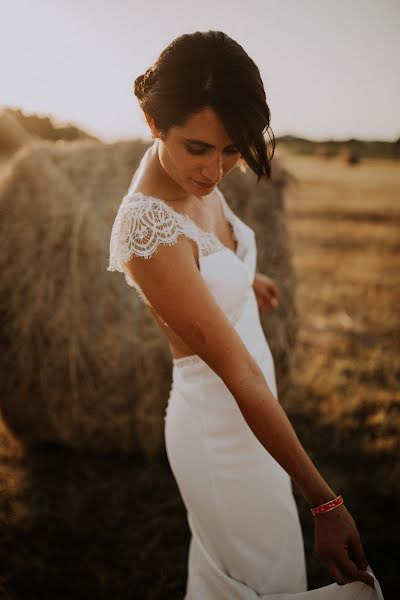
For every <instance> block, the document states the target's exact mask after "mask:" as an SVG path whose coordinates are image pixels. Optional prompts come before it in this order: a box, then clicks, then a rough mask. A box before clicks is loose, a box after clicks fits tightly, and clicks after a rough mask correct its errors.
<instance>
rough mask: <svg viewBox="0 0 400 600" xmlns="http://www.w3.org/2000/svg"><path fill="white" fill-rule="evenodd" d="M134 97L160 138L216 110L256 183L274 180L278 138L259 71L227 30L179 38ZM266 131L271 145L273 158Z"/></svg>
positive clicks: (136, 87)
mask: <svg viewBox="0 0 400 600" xmlns="http://www.w3.org/2000/svg"><path fill="white" fill-rule="evenodd" d="M134 92H135V96H136V97H137V98H138V100H139V103H140V106H141V108H142V109H143V111H144V112H145V113H147V114H148V115H150V116H151V117H152V118H153V119H154V123H155V125H156V127H157V129H159V131H160V132H161V135H166V133H167V132H168V129H169V128H170V127H171V126H173V125H183V124H184V123H185V121H186V120H187V119H188V118H189V117H190V115H192V114H193V113H196V112H198V111H200V110H201V109H202V108H204V107H205V106H211V107H212V108H213V109H214V110H215V112H216V113H217V115H218V116H219V118H220V119H221V121H222V123H223V125H224V127H225V129H226V131H227V133H228V135H229V136H230V137H231V139H232V141H233V143H234V144H235V146H236V147H237V149H238V150H239V152H240V154H241V155H242V157H243V159H244V160H245V161H246V163H247V164H248V165H249V167H250V168H251V169H252V170H253V171H254V172H255V173H256V175H257V182H258V181H259V180H260V178H261V177H262V176H266V177H267V178H270V176H271V160H272V157H273V155H274V150H275V137H274V134H273V132H272V130H271V128H270V127H269V124H270V119H271V113H270V109H269V107H268V104H267V102H266V97H265V91H264V85H263V82H262V79H261V76H260V72H259V70H258V67H257V66H256V64H255V63H254V62H253V61H252V59H251V58H250V57H249V56H248V54H247V53H246V52H245V50H244V49H243V48H242V46H240V44H238V43H237V42H235V41H234V40H233V39H232V38H230V37H229V36H228V35H226V34H225V33H223V32H222V31H207V32H201V31H196V32H194V33H185V34H183V35H181V36H179V37H177V38H175V39H174V40H173V41H172V42H171V43H170V44H169V45H168V46H167V47H166V48H165V50H163V51H162V52H161V54H160V56H159V58H158V59H157V60H156V62H155V63H154V65H153V66H151V67H150V68H149V69H147V71H146V72H145V73H144V74H143V75H139V77H137V78H136V79H135V84H134ZM265 132H268V136H269V139H270V141H271V144H272V151H271V154H270V156H269V155H268V152H267V143H266V140H265V137H264V133H265Z"/></svg>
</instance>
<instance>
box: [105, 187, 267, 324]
mask: <svg viewBox="0 0 400 600" xmlns="http://www.w3.org/2000/svg"><path fill="white" fill-rule="evenodd" d="M212 193H215V194H217V195H218V196H219V200H220V202H221V203H222V207H223V211H224V215H225V217H226V219H227V221H228V222H229V223H230V225H231V227H232V231H233V233H234V237H235V239H236V251H233V250H231V249H230V248H228V247H227V246H225V245H224V244H223V243H222V242H221V241H220V240H219V239H218V237H217V236H216V235H215V234H213V233H210V232H207V231H204V230H203V229H201V228H200V227H199V226H198V225H197V224H196V223H195V222H194V221H193V220H192V219H191V218H190V217H189V216H188V215H186V214H183V213H181V212H178V211H176V210H174V209H173V208H172V207H170V206H169V205H168V204H167V203H166V202H165V201H163V200H161V199H160V198H155V197H152V196H148V195H145V194H143V193H142V192H133V191H128V193H127V194H126V196H124V198H123V199H122V201H121V204H120V206H119V209H118V212H117V215H116V218H115V221H114V224H113V227H112V231H111V238H110V258H109V266H108V268H107V270H108V271H114V270H118V271H120V272H122V273H124V274H125V279H126V282H127V283H128V285H130V286H132V287H135V288H136V290H137V291H138V293H139V296H140V297H141V299H142V300H143V301H144V302H145V303H146V304H149V301H148V300H147V298H146V296H145V294H144V292H143V290H142V289H141V288H140V286H139V284H138V283H137V282H136V281H135V280H134V279H133V278H132V275H131V273H130V272H129V271H128V269H127V267H126V262H127V261H129V259H130V258H131V257H132V256H133V255H135V254H136V255H137V256H141V257H143V258H145V259H150V258H151V257H152V256H153V254H154V253H155V252H156V251H157V248H158V247H159V246H160V245H171V244H174V243H175V242H176V241H177V239H178V237H179V236H180V235H185V236H187V237H188V238H190V239H192V240H194V241H195V242H196V243H197V246H198V250H199V267H200V272H201V274H202V276H203V279H204V281H205V283H206V285H207V286H208V288H209V290H210V291H211V293H212V295H213V297H214V299H215V300H216V302H217V303H218V305H219V306H220V307H221V308H222V310H223V311H224V313H225V314H226V315H227V317H228V318H229V319H230V320H231V322H233V323H235V322H236V321H237V320H238V318H239V316H240V314H241V312H242V309H243V307H244V305H245V303H246V301H247V299H248V296H249V293H250V291H251V290H252V284H253V280H254V275H255V269H256V243H255V234H254V230H253V229H252V228H250V227H249V226H248V225H247V224H246V223H244V222H243V221H242V220H241V219H240V218H239V217H238V216H237V215H236V214H235V213H234V212H233V211H232V209H231V208H230V206H229V205H228V204H227V202H226V200H225V198H224V196H223V194H222V192H221V191H220V190H219V188H218V187H215V188H214V191H213V192H212Z"/></svg>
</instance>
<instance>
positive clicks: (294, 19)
mask: <svg viewBox="0 0 400 600" xmlns="http://www.w3.org/2000/svg"><path fill="white" fill-rule="evenodd" d="M1 17H2V18H1V20H0V45H1V52H0V68H1V93H0V218H1V222H2V228H1V250H2V252H1V256H0V269H1V273H2V277H1V283H0V340H1V346H2V347H1V353H0V354H1V358H0V361H1V394H0V536H1V542H2V543H1V546H0V548H1V549H0V556H1V560H0V598H10V599H14V598H15V599H19V598H32V599H33V598H35V599H36V598H39V597H40V598H44V599H45V598H52V599H53V598H57V599H63V598H65V599H67V598H68V599H70V598H74V599H76V598H81V597H82V598H84V597H85V598H87V597H93V598H99V599H100V598H109V597H110V595H111V594H112V595H113V597H114V598H121V599H123V598H132V597H135V598H136V597H138V598H146V599H147V598H149V599H156V598H157V599H158V598H163V599H164V598H172V599H178V598H181V597H183V595H184V591H185V579H186V568H187V565H186V563H187V552H188V545H189V539H190V533H189V528H188V524H187V521H186V513H185V509H184V506H183V503H182V500H181V498H180V495H179V491H178V488H177V486H176V483H175V480H174V479H173V476H172V473H171V471H170V468H169V465H168V461H167V459H166V455H165V448H164V438H163V427H164V415H165V409H166V403H167V398H168V392H169V388H170V384H171V359H170V356H169V353H168V348H167V345H166V341H165V340H164V339H162V338H161V337H160V335H159V333H158V331H157V328H156V326H155V324H154V323H153V321H152V319H151V316H150V315H149V314H148V312H147V311H146V309H145V307H144V306H143V305H142V303H141V302H140V300H139V299H138V297H137V295H136V292H135V290H134V289H132V288H129V287H128V286H127V285H126V282H125V281H124V278H123V276H122V275H121V274H119V273H110V272H107V270H106V269H107V266H108V245H109V237H110V232H111V226H112V223H113V220H114V218H115V214H116V211H117V209H118V205H119V203H120V201H121V199H122V197H123V196H124V194H125V193H126V192H127V189H128V186H129V183H130V181H131V179H132V176H133V174H134V172H135V169H136V167H137V165H138V163H139V161H140V159H141V157H142V156H143V153H144V151H145V149H146V148H147V147H148V145H149V144H150V143H151V137H150V134H149V130H148V128H147V124H146V122H145V119H144V116H143V114H142V112H141V110H140V107H139V105H138V103H137V100H136V98H135V96H134V94H133V82H134V79H135V78H136V77H137V76H138V75H140V74H142V73H144V72H145V71H146V69H147V68H148V67H149V66H150V65H151V64H152V63H153V62H154V61H155V60H156V59H157V57H158V55H159V53H160V52H161V51H162V50H163V49H164V48H165V47H166V46H167V45H168V44H169V43H170V42H171V41H172V40H173V39H174V38H175V37H177V36H178V35H181V34H183V33H188V32H193V31H198V30H200V31H207V30H209V29H217V30H222V31H224V32H225V33H227V34H228V35H230V36H231V37H232V38H233V39H235V40H236V41H238V42H239V43H240V44H241V45H242V46H243V48H244V49H245V50H246V52H247V53H248V54H249V55H250V57H251V58H252V59H253V60H254V61H255V63H256V64H257V66H258V67H259V69H260V72H261V76H262V79H263V81H264V85H265V90H266V95H267V102H268V104H269V107H270V109H271V114H272V121H271V127H272V130H273V132H274V134H275V137H276V151H275V156H274V159H273V172H272V177H271V180H270V181H261V182H260V184H259V185H257V186H256V184H255V177H254V176H253V175H254V174H252V173H250V172H249V170H248V171H247V173H242V172H241V171H239V169H235V170H234V172H232V173H231V174H229V176H228V177H227V178H226V181H225V180H224V181H223V182H221V186H220V187H221V189H222V191H223V192H224V194H225V196H226V198H227V200H228V202H229V204H230V205H231V206H232V208H233V209H234V210H235V212H237V214H238V215H239V216H240V217H241V218H242V219H243V220H244V221H246V222H247V223H248V224H249V225H250V226H252V227H253V228H254V229H255V231H256V237H257V247H258V264H257V268H258V270H259V271H261V272H264V273H266V274H268V275H270V276H271V277H273V278H274V280H275V281H276V282H277V284H278V287H279V288H280V292H281V301H280V304H279V307H278V308H277V309H275V310H272V311H267V312H265V311H264V312H263V314H262V315H261V319H262V325H263V328H264V330H265V333H266V335H267V337H268V340H269V342H270V346H271V349H272V352H273V355H274V359H275V362H276V369H277V375H278V389H279V398H280V401H281V403H282V405H283V406H284V407H285V410H286V411H287V413H288V415H289V418H290V419H291V422H292V423H293V425H294V428H295V430H296V432H297V433H298V436H299V437H300V439H301V441H302V443H303V445H304V446H305V448H306V450H307V452H308V453H309V454H310V456H311V457H312V459H313V461H314V462H315V464H316V465H317V467H318V468H319V469H320V471H321V472H322V474H323V475H324V476H325V478H326V479H327V480H328V482H329V483H330V485H331V486H332V487H333V489H335V490H337V492H338V493H341V494H342V495H343V496H344V498H345V501H346V503H347V506H348V508H349V510H350V511H351V513H352V514H353V516H354V518H355V520H356V522H357V525H358V527H359V531H360V534H361V538H362V540H363V544H364V549H365V551H366V555H367V558H368V560H369V562H370V564H371V566H372V568H373V570H374V572H375V574H376V575H377V577H378V579H379V580H380V582H381V584H382V588H383V592H384V594H385V598H395V597H397V596H396V595H395V591H399V589H398V584H396V581H395V576H396V570H395V569H396V568H397V562H396V560H397V559H396V550H397V548H398V539H399V533H400V531H399V528H398V525H397V522H398V518H397V513H396V512H395V511H396V509H398V506H399V500H400V484H399V481H400V461H399V458H400V447H399V430H400V391H399V382H400V369H399V364H400V362H399V350H400V319H399V316H400V315H399V308H398V307H399V300H400V298H399V283H400V275H399V273H400V252H399V250H400V235H399V225H400V169H399V159H400V119H399V110H398V108H399V106H400V79H399V76H398V64H399V45H400V44H399V38H398V31H399V26H400V5H399V3H398V2H397V0H383V1H378V0H353V1H352V2H350V3H349V2H347V1H345V0H338V1H337V2H334V3H332V2H327V1H325V2H324V1H323V2H321V1H318V0H303V1H302V2H297V1H295V0H282V1H281V2H279V3H277V2H272V1H271V0H252V1H251V2H247V3H244V2H240V1H239V0H230V1H228V0H222V1H221V2H211V1H210V0H203V1H202V2H191V1H190V0H186V2H183V1H178V0H169V1H166V2H161V0H158V1H155V0H148V1H147V2H145V3H143V2H136V1H128V0H115V1H114V2H113V3H111V2H105V1H104V0H96V1H95V0H88V1H86V2H77V1H76V0H70V1H69V2H66V1H65V0H59V1H58V2H56V3H54V2H49V1H45V0H37V1H36V2H34V3H32V2H28V1H27V0H13V1H12V2H11V1H8V0H3V1H2V2H1ZM294 491H295V495H296V499H297V501H298V506H299V511H300V516H301V521H302V525H303V532H304V540H305V546H306V554H307V566H308V573H309V589H313V588H316V587H319V586H322V585H327V584H328V583H331V582H332V579H331V578H330V576H329V574H328V572H327V571H326V569H325V567H323V566H322V565H321V564H320V563H319V561H318V559H317V558H316V557H315V555H314V553H313V529H312V525H313V523H312V517H311V516H310V513H309V509H308V506H307V505H306V503H305V502H304V499H303V498H302V497H301V496H300V495H299V494H298V493H297V490H296V489H295V490H294ZM265 527H266V530H267V528H268V523H265ZM396 586H397V587H396Z"/></svg>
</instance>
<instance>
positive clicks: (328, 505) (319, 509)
mask: <svg viewBox="0 0 400 600" xmlns="http://www.w3.org/2000/svg"><path fill="white" fill-rule="evenodd" d="M343 503H344V500H343V498H342V496H337V497H336V498H334V499H333V500H329V502H325V503H324V504H320V505H319V506H316V507H315V508H310V510H311V512H312V514H313V515H314V517H316V516H317V515H320V514H322V513H325V512H328V511H330V510H333V509H334V508H337V507H338V506H340V505H341V504H343Z"/></svg>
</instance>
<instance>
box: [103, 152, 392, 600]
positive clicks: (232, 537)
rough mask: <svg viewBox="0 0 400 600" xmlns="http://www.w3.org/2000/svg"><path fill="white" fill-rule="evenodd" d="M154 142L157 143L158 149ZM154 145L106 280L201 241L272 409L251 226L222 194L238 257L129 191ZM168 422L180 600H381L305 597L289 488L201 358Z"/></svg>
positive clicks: (173, 400) (206, 269)
mask: <svg viewBox="0 0 400 600" xmlns="http://www.w3.org/2000/svg"><path fill="white" fill-rule="evenodd" d="M154 143H158V140H156V141H155V142H154ZM149 150H150V148H149V149H148V150H147V151H146V152H145V154H144V156H143V158H142V161H141V163H140V165H139V167H138V170H137V171H136V173H135V174H134V177H133V179H132V183H131V185H130V188H129V190H128V193H127V194H126V196H124V198H123V199H122V201H121V204H120V206H119V209H118V212H117V215H116V218H115V221H114V224H113V228H112V232H111V239H110V262H109V266H108V270H109V271H113V270H118V271H120V272H122V273H124V274H125V279H126V282H127V283H128V285H130V286H132V287H135V288H136V290H137V291H138V293H139V295H140V297H141V298H142V300H143V301H144V302H146V303H148V301H147V299H146V297H145V295H144V293H143V291H142V290H141V289H140V287H139V285H138V284H137V283H136V282H135V281H134V280H133V279H132V277H131V275H130V273H129V272H128V270H127V269H126V267H125V265H124V263H125V262H126V261H127V260H129V258H130V257H131V256H132V255H133V254H137V255H139V256H142V257H144V258H148V259H149V258H151V256H152V254H153V253H154V252H155V251H156V249H157V247H158V246H159V244H166V245H170V244H173V243H175V241H176V239H177V237H178V236H179V235H186V236H187V237H189V238H191V239H193V240H195V241H196V242H197V244H198V248H199V265H200V272H201V274H202V276H203V278H204V281H205V283H206V285H207V286H208V287H209V289H210V291H211V293H212V294H213V296H214V298H215V300H216V302H217V303H218V304H219V305H220V306H221V308H222V309H223V310H224V312H225V314H226V315H227V317H228V318H229V319H230V321H231V323H232V326H233V327H234V328H235V329H236V331H237V332H238V333H239V335H240V336H241V338H242V340H243V341H244V343H245V344H246V346H247V349H248V351H249V352H250V353H251V354H252V356H253V357H254V359H255V360H256V361H257V363H258V365H259V366H260V368H261V369H262V371H263V373H264V376H265V379H266V382H267V383H268V386H269V388H270V389H271V391H272V393H273V395H274V397H275V398H276V401H277V402H278V394H277V387H276V380H275V369H274V361H273V357H272V354H271V351H270V347H269V345H268V342H267V339H266V337H265V335H264V331H263V329H262V326H261V321H260V317H259V312H258V305H257V301H256V297H255V294H254V291H253V288H252V282H253V279H254V275H255V269H256V243H255V235H254V231H253V229H251V228H250V227H248V225H246V224H245V223H244V222H243V221H242V220H241V219H239V217H238V216H237V215H236V214H235V213H233V211H232V210H231V209H230V207H229V205H228V204H227V202H226V201H225V198H224V196H223V195H222V193H221V191H220V190H219V189H218V188H217V187H216V188H214V190H213V192H212V193H214V194H217V195H218V198H219V201H220V202H221V204H222V207H223V210H224V214H225V217H226V219H227V221H228V222H229V223H230V224H231V226H232V230H233V233H234V236H235V238H236V241H237V247H236V252H234V251H232V250H231V249H229V248H227V247H226V246H224V245H223V244H222V243H221V242H220V241H219V239H218V238H217V237H216V236H215V235H214V234H212V233H209V232H206V231H204V230H202V229H201V228H199V227H198V226H197V225H196V224H195V223H194V222H193V221H192V220H191V219H190V217H188V216H187V215H183V214H182V213H180V212H177V211H174V210H173V209H172V208H171V207H170V206H169V205H168V204H167V203H166V202H164V201H163V200H161V199H159V198H154V197H152V196H146V195H144V194H142V193H141V192H135V191H133V187H134V186H133V184H134V180H135V178H136V176H137V175H138V174H139V173H140V170H141V169H143V167H144V165H145V161H146V159H147V158H148V153H149ZM172 375H173V377H172V386H171V390H170V394H169V399H168V405H167V409H166V413H165V444H166V451H167V456H168V460H169V463H170V466H171V470H172V472H173V474H174V477H175V479H176V482H177V485H178V488H179V491H180V493H181V496H182V500H183V502H184V504H185V507H186V510H187V519H188V525H189V527H190V531H191V541H190V546H189V556H188V573H187V585H186V593H185V597H184V600H260V599H261V600H383V594H382V591H381V588H380V585H379V582H378V581H377V579H376V577H375V575H374V574H373V572H372V569H371V567H370V566H368V569H367V570H368V571H369V573H370V574H371V575H372V576H373V578H374V580H375V590H373V589H372V588H370V587H369V586H367V585H366V584H364V583H362V582H359V581H357V582H353V583H348V584H346V585H343V586H339V585H337V584H336V583H332V584H330V585H327V586H324V587H322V588H318V589H315V590H307V574H306V562H305V555H304V544H303V536H302V530H301V524H300V520H299V514H298V510H297V505H296V502H295V498H294V496H293V491H292V482H291V479H290V477H289V475H288V474H287V473H286V471H285V470H284V469H283V468H282V467H281V466H280V465H279V463H278V462H277V461H276V460H275V459H274V458H273V457H272V456H271V455H270V454H269V452H268V451H267V450H266V449H265V448H264V447H263V445H262V444H261V442H260V441H259V440H258V439H257V437H256V436H255V435H254V433H253V432H252V430H251V429H250V427H249V426H248V424H247V422H246V420H245V419H244V417H243V415H242V413H241V411H240V409H239V406H238V404H237V403H236V401H235V399H234V397H233V396H232V394H231V392H230V391H229V390H228V388H227V387H226V385H225V384H224V382H223V381H222V379H221V378H220V377H219V376H218V375H217V374H216V373H215V372H214V371H213V370H212V369H211V368H210V367H209V366H208V365H207V363H206V362H205V361H203V360H202V359H201V358H200V357H199V356H197V355H192V356H188V357H183V358H178V359H174V360H173V370H172Z"/></svg>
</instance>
